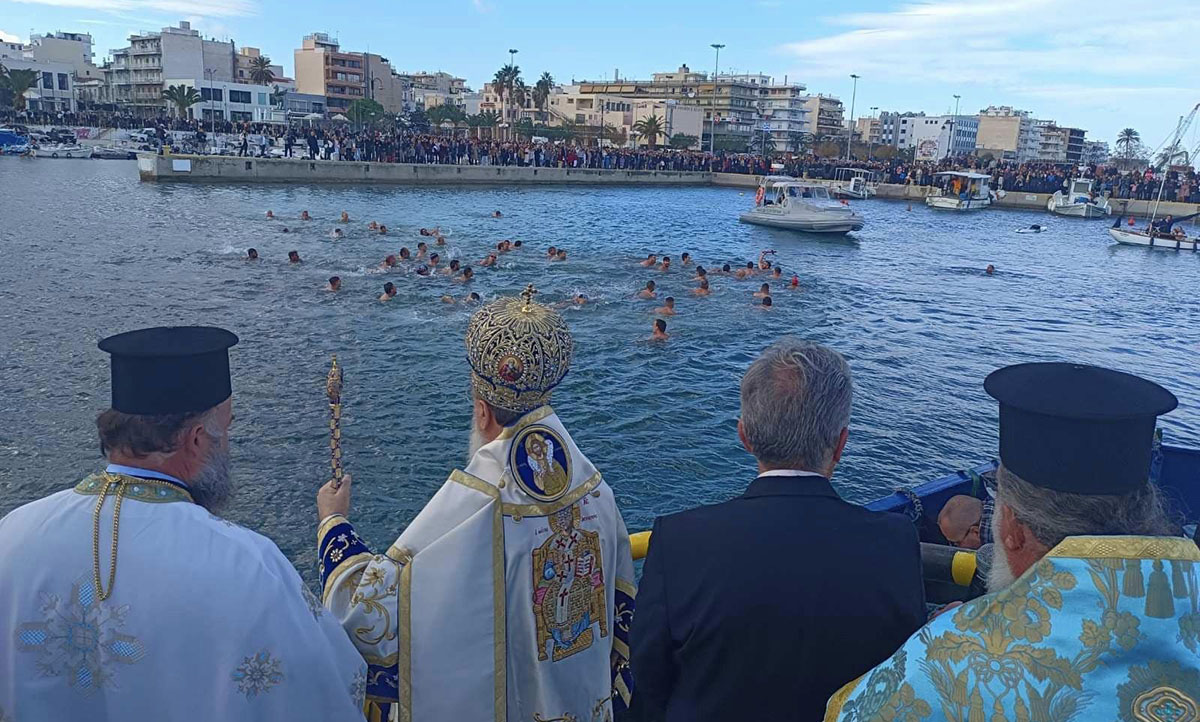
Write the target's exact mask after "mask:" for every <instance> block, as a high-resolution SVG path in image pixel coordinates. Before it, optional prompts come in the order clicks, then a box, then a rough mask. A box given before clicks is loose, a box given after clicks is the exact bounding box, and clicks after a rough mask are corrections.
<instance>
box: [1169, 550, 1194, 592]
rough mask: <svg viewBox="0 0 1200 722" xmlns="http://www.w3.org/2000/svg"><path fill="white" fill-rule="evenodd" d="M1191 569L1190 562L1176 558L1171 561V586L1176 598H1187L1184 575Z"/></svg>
mask: <svg viewBox="0 0 1200 722" xmlns="http://www.w3.org/2000/svg"><path fill="white" fill-rule="evenodd" d="M1191 571H1192V563H1191V562H1188V561H1181V560H1179V559H1176V560H1174V561H1172V562H1171V587H1172V589H1173V591H1174V592H1175V598H1176V599H1187V595H1188V589H1187V579H1185V578H1184V577H1186V576H1187V575H1188V574H1190V573H1191Z"/></svg>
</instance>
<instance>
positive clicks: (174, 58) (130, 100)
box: [108, 22, 237, 115]
mask: <svg viewBox="0 0 1200 722" xmlns="http://www.w3.org/2000/svg"><path fill="white" fill-rule="evenodd" d="M236 55H237V53H236V52H235V49H234V46H233V43H232V42H228V43H226V42H221V41H217V40H209V39H207V38H203V37H201V36H200V33H199V31H197V30H192V27H191V24H189V23H187V22H180V23H179V27H177V28H176V27H168V28H163V29H162V30H161V31H159V32H156V33H155V32H143V33H140V34H138V35H131V36H129V47H127V48H121V49H119V50H113V51H112V56H113V60H112V65H111V66H110V67H109V68H108V78H109V85H110V86H112V93H113V101H114V102H116V103H118V104H122V105H127V106H130V107H131V109H132V110H133V111H134V112H135V113H141V114H144V115H157V114H158V113H159V112H161V111H162V110H163V109H164V108H165V107H166V103H165V101H163V99H162V91H163V89H164V88H165V85H164V80H165V79H167V78H174V79H183V80H192V81H195V84H196V85H197V86H199V85H200V84H202V83H207V82H233V81H234V77H235V76H234V71H235V68H236V65H237V61H236ZM176 84H177V81H176Z"/></svg>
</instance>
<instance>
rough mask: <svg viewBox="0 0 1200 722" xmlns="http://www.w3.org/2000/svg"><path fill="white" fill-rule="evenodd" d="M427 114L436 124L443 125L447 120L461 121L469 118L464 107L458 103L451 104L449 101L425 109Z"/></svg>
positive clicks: (430, 120) (452, 121)
mask: <svg viewBox="0 0 1200 722" xmlns="http://www.w3.org/2000/svg"><path fill="white" fill-rule="evenodd" d="M425 116H426V117H428V118H429V122H430V123H433V124H434V125H441V124H442V123H445V122H447V121H449V122H451V123H461V122H463V121H465V120H466V119H467V114H466V112H465V111H464V110H463V109H462V108H459V107H458V106H457V105H450V104H449V103H442V104H441V105H435V106H433V107H432V108H430V109H429V110H427V111H425Z"/></svg>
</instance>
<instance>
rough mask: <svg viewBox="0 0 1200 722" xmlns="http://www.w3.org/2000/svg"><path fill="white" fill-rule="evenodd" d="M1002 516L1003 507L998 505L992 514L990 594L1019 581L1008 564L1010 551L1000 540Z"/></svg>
mask: <svg viewBox="0 0 1200 722" xmlns="http://www.w3.org/2000/svg"><path fill="white" fill-rule="evenodd" d="M1000 514H1001V505H1000V504H999V503H997V504H996V509H995V511H994V512H993V514H992V540H993V544H992V567H991V569H989V570H988V580H987V589H988V593H989V594H991V593H992V592H998V591H1000V590H1001V589H1005V588H1007V587H1009V586H1011V585H1012V583H1013V582H1015V581H1017V577H1016V575H1014V574H1013V571H1012V567H1010V566H1009V564H1008V550H1007V549H1005V548H1004V542H1003V541H1002V540H1001V538H1000Z"/></svg>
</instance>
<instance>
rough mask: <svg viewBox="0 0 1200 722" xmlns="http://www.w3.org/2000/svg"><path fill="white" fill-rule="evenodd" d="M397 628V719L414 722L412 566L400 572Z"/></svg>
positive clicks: (408, 565)
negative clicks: (398, 634)
mask: <svg viewBox="0 0 1200 722" xmlns="http://www.w3.org/2000/svg"><path fill="white" fill-rule="evenodd" d="M396 626H397V629H398V631H399V633H400V638H399V640H398V645H399V649H398V654H399V659H398V661H397V669H396V671H397V674H396V683H397V684H398V685H399V689H398V690H397V695H396V696H397V698H398V700H397V701H398V702H399V704H398V705H397V709H396V718H397V719H398V720H400V722H411V721H412V565H411V564H406V565H404V568H402V569H401V570H400V598H399V605H398V608H397V610H396Z"/></svg>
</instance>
